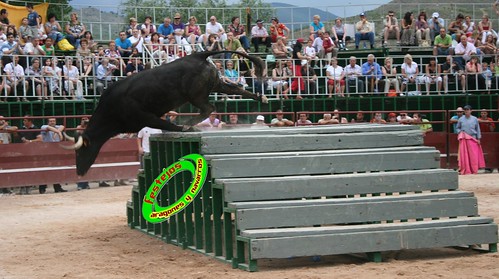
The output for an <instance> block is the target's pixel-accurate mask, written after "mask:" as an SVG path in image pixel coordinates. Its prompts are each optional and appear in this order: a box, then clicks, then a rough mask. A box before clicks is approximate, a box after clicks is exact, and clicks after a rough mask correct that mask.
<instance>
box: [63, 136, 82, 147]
mask: <svg viewBox="0 0 499 279" xmlns="http://www.w3.org/2000/svg"><path fill="white" fill-rule="evenodd" d="M82 145H83V137H79V138H78V141H77V142H76V143H75V144H74V145H61V147H62V148H64V149H71V150H78V149H80V148H81V146H82Z"/></svg>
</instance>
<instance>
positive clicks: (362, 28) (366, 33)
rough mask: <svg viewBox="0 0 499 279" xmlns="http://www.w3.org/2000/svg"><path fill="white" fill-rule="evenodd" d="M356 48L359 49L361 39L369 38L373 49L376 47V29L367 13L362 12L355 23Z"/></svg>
mask: <svg viewBox="0 0 499 279" xmlns="http://www.w3.org/2000/svg"><path fill="white" fill-rule="evenodd" d="M355 30H356V32H355V49H359V44H360V40H369V43H370V44H371V49H373V48H374V30H373V26H372V24H371V22H369V21H368V20H367V18H366V14H365V13H360V20H359V21H358V22H357V23H356V24H355Z"/></svg>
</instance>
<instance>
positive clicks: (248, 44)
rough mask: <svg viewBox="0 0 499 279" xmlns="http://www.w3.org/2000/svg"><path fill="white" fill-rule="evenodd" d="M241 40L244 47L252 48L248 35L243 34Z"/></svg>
mask: <svg viewBox="0 0 499 279" xmlns="http://www.w3.org/2000/svg"><path fill="white" fill-rule="evenodd" d="M239 41H240V42H241V44H242V45H243V47H244V49H249V48H250V42H249V40H248V37H246V36H241V37H240V38H239Z"/></svg>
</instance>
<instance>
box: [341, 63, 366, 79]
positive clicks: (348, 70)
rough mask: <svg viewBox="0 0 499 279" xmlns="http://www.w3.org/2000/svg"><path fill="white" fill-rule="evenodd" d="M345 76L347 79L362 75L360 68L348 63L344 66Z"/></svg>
mask: <svg viewBox="0 0 499 279" xmlns="http://www.w3.org/2000/svg"><path fill="white" fill-rule="evenodd" d="M344 71H345V76H346V77H347V78H348V79H355V78H356V77H359V76H361V75H362V68H361V67H360V66H359V65H357V64H355V66H353V67H352V66H351V65H350V64H348V65H347V66H345V69H344Z"/></svg>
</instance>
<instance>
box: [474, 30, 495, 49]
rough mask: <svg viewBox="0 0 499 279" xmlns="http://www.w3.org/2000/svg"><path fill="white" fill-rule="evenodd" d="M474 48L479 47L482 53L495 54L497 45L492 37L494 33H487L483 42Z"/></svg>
mask: <svg viewBox="0 0 499 279" xmlns="http://www.w3.org/2000/svg"><path fill="white" fill-rule="evenodd" d="M477 43H479V41H477ZM475 46H476V45H475ZM476 48H477V49H480V51H481V52H482V53H483V54H496V53H497V47H496V39H495V38H494V35H492V34H489V35H487V38H486V39H485V44H481V45H480V46H479V47H476Z"/></svg>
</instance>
